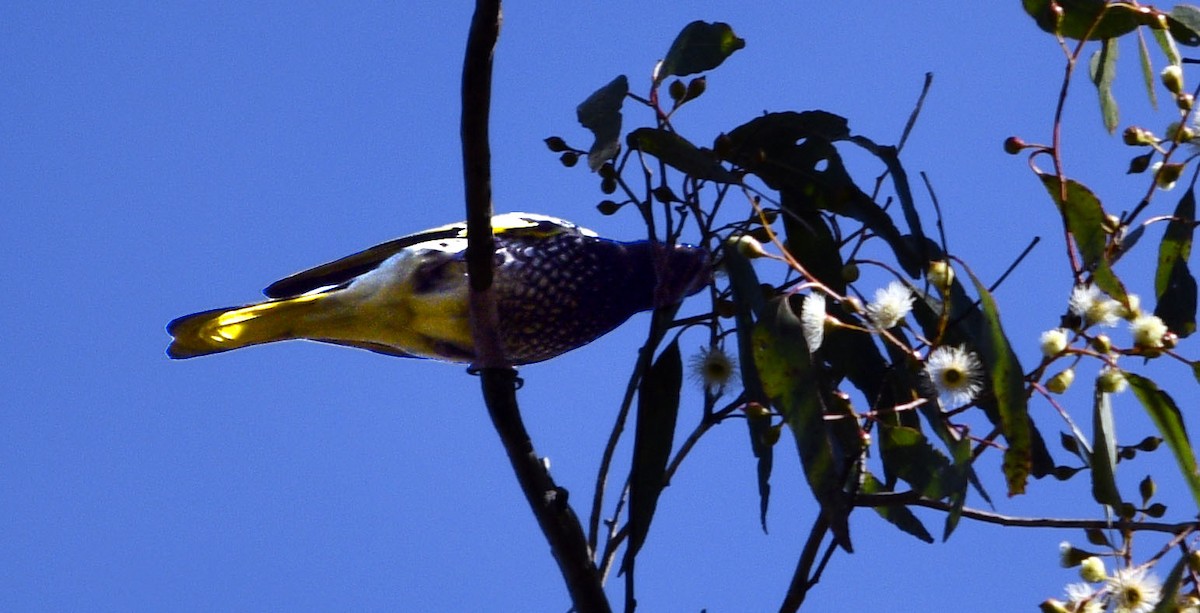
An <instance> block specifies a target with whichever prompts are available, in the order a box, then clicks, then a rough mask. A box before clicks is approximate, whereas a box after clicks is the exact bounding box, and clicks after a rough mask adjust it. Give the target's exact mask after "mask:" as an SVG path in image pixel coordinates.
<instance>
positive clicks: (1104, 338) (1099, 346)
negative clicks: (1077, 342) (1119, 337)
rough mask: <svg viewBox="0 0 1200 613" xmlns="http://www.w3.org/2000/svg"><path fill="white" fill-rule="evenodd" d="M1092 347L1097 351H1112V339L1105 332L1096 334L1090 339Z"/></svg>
mask: <svg viewBox="0 0 1200 613" xmlns="http://www.w3.org/2000/svg"><path fill="white" fill-rule="evenodd" d="M1092 349H1095V350H1096V351H1097V352H1099V353H1108V352H1110V351H1112V339H1110V338H1108V335H1107V334H1100V335H1097V336H1096V338H1093V339H1092Z"/></svg>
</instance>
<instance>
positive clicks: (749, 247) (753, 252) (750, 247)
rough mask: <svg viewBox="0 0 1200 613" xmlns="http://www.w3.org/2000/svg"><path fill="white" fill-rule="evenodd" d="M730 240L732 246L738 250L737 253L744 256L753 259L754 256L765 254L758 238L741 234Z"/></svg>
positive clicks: (758, 256)
mask: <svg viewBox="0 0 1200 613" xmlns="http://www.w3.org/2000/svg"><path fill="white" fill-rule="evenodd" d="M730 242H732V243H733V246H734V247H735V248H736V249H737V250H738V253H739V254H741V255H742V257H744V258H747V259H751V260H753V259H755V258H761V257H763V256H764V255H767V252H766V250H764V249H763V246H762V243H760V242H758V239H757V238H754V237H753V236H750V235H747V234H742V235H740V236H736V237H734V238H731V239H730Z"/></svg>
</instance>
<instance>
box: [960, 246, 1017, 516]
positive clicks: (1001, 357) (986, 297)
mask: <svg viewBox="0 0 1200 613" xmlns="http://www.w3.org/2000/svg"><path fill="white" fill-rule="evenodd" d="M967 274H969V275H970V276H971V281H972V282H973V283H974V284H975V291H976V293H978V294H979V306H980V308H981V309H982V311H983V329H982V330H981V331H980V335H979V338H978V339H977V343H978V344H977V346H976V347H975V349H976V351H977V352H978V354H979V359H980V361H982V362H983V366H984V368H985V369H986V370H987V371H988V379H989V382H990V383H991V389H992V392H993V394H994V395H995V397H996V406H997V408H998V409H999V412H1000V430H1001V432H1003V434H1004V438H1005V440H1007V441H1008V449H1006V450H1005V451H1004V463H1003V470H1004V478H1005V481H1006V482H1007V483H1008V495H1009V496H1015V495H1017V494H1023V493H1025V483H1026V481H1027V480H1028V479H1029V471H1030V468H1031V467H1032V465H1033V451H1032V444H1033V443H1032V441H1033V435H1032V433H1031V431H1032V430H1033V424H1032V423H1031V422H1030V420H1029V406H1028V403H1027V402H1026V398H1025V378H1024V372H1025V371H1024V370H1022V369H1021V363H1020V362H1018V361H1017V356H1016V354H1015V353H1013V350H1012V347H1011V346H1009V343H1008V337H1007V336H1005V334H1004V328H1003V327H1002V326H1001V325H1000V310H999V308H997V306H996V300H995V299H994V298H992V294H991V293H990V292H988V290H987V287H986V286H984V285H983V283H981V282H980V281H979V278H978V277H976V276H975V273H973V272H971V270H970V269H967Z"/></svg>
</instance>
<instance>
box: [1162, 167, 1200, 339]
mask: <svg viewBox="0 0 1200 613" xmlns="http://www.w3.org/2000/svg"><path fill="white" fill-rule="evenodd" d="M1195 219H1196V195H1195V191H1194V190H1193V189H1192V188H1188V190H1187V192H1185V193H1184V194H1183V197H1182V198H1180V199H1179V204H1178V205H1176V207H1175V218H1174V219H1172V220H1171V221H1170V222H1169V223H1167V229H1166V231H1165V232H1164V233H1163V238H1162V242H1161V243H1159V246H1158V268H1157V270H1156V271H1155V273H1154V294H1155V296H1156V297H1157V300H1156V302H1155V307H1154V314H1155V315H1157V316H1158V317H1159V318H1161V319H1162V320H1163V323H1165V324H1167V327H1168V328H1169V329H1170V330H1171V331H1172V332H1174V333H1175V334H1178V335H1179V336H1180V337H1186V336H1189V335H1190V334H1192V333H1193V332H1195V331H1196V301H1197V298H1196V279H1195V278H1194V277H1193V276H1192V273H1191V272H1190V271H1189V270H1188V259H1189V258H1190V257H1191V255H1192V234H1193V232H1194V230H1195V223H1196V222H1195Z"/></svg>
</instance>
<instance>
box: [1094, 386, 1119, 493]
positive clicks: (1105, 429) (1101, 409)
mask: <svg viewBox="0 0 1200 613" xmlns="http://www.w3.org/2000/svg"><path fill="white" fill-rule="evenodd" d="M1091 467H1092V498H1095V499H1096V502H1098V503H1100V504H1106V505H1108V506H1111V507H1114V508H1116V507H1119V506H1121V492H1120V491H1118V490H1117V479H1116V470H1117V439H1116V431H1115V428H1114V426H1113V415H1112V402H1111V401H1110V399H1109V394H1105V393H1104V392H1102V391H1100V388H1099V386H1097V387H1096V391H1095V393H1094V395H1093V402H1092V455H1091Z"/></svg>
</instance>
